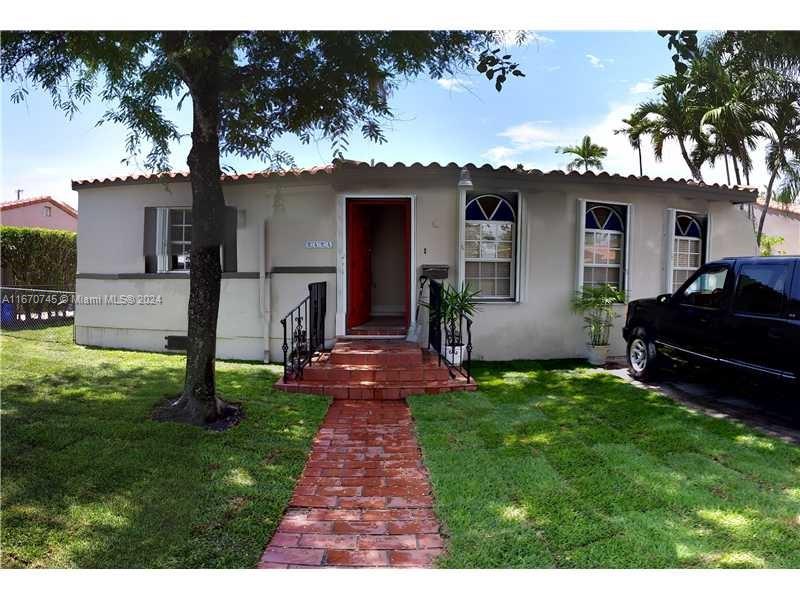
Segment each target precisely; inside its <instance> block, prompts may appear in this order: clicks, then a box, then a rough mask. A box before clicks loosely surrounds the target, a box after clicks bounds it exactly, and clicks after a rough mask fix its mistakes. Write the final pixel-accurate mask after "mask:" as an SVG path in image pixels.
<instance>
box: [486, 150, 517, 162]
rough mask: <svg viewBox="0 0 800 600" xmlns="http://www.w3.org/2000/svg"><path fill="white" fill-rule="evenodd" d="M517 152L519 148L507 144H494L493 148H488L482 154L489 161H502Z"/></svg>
mask: <svg viewBox="0 0 800 600" xmlns="http://www.w3.org/2000/svg"><path fill="white" fill-rule="evenodd" d="M518 152H519V150H517V149H514V148H509V147H508V146H495V147H494V148H489V149H488V150H487V151H486V152H484V153H483V155H482V156H483V157H484V158H487V159H488V160H489V162H492V163H503V162H505V161H506V160H508V159H509V158H511V157H512V156H514V155H515V154H517V153H518Z"/></svg>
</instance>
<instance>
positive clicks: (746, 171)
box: [741, 142, 750, 187]
mask: <svg viewBox="0 0 800 600" xmlns="http://www.w3.org/2000/svg"><path fill="white" fill-rule="evenodd" d="M741 145H742V156H743V157H744V158H747V147H746V146H745V145H744V142H742V144H741ZM742 171H744V180H745V183H746V184H747V186H748V187H749V186H750V169H749V167H748V166H747V164H746V163H745V162H744V160H742Z"/></svg>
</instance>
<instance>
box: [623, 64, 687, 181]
mask: <svg viewBox="0 0 800 600" xmlns="http://www.w3.org/2000/svg"><path fill="white" fill-rule="evenodd" d="M654 87H656V88H660V90H661V97H660V98H659V99H658V100H651V101H648V102H643V103H642V104H640V105H639V108H638V109H637V110H636V112H634V114H633V118H635V119H638V120H644V119H648V120H649V121H650V126H649V127H648V133H650V137H651V139H652V142H653V153H654V154H655V157H656V160H662V159H663V156H664V143H665V142H666V141H668V140H675V141H677V142H678V146H679V147H680V150H681V156H682V157H683V160H684V162H685V163H686V166H688V167H689V171H690V172H691V174H692V178H693V179H695V180H696V181H700V182H702V181H703V174H702V173H701V172H700V165H699V164H697V163H695V162H694V161H693V160H692V158H691V156H690V155H689V150H688V149H687V142H692V141H695V140H697V139H699V138H700V137H701V132H700V119H699V117H698V115H697V109H696V102H695V99H694V98H693V89H692V88H691V87H690V86H689V81H688V79H687V78H686V77H685V76H684V75H662V76H660V77H657V78H656V81H655V86H654Z"/></svg>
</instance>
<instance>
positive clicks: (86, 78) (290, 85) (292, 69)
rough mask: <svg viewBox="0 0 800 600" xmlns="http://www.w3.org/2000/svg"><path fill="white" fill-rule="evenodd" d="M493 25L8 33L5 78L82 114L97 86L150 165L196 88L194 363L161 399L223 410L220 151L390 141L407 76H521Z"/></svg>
mask: <svg viewBox="0 0 800 600" xmlns="http://www.w3.org/2000/svg"><path fill="white" fill-rule="evenodd" d="M503 37H504V36H503V35H502V34H501V33H499V32H491V31H434V32H430V31H368V32H341V31H323V32H314V31H306V32H304V31H245V32H236V31H168V32H124V31H116V32H12V33H6V34H4V36H3V40H2V79H3V80H4V81H5V82H6V83H7V84H8V86H9V88H10V89H11V90H12V94H11V99H12V100H14V101H21V100H23V99H24V97H25V95H26V94H27V88H28V86H33V87H36V88H40V89H43V90H45V91H46V92H47V93H49V94H50V96H51V97H52V100H53V104H54V106H55V107H56V108H58V109H60V110H62V111H64V113H65V114H67V115H68V116H71V115H72V114H74V113H75V112H76V111H77V110H78V109H79V107H80V105H81V104H82V103H86V102H89V101H92V100H95V99H97V98H99V99H100V100H101V101H102V102H104V103H106V104H107V106H108V111H107V112H106V114H105V118H104V120H106V121H111V122H115V123H119V124H122V125H124V126H125V127H126V128H127V130H128V137H127V140H126V143H127V149H128V151H129V152H130V153H131V154H135V153H137V152H138V150H139V148H140V147H141V146H142V144H144V143H148V144H149V150H148V151H147V152H146V153H145V155H144V163H145V166H146V167H147V168H149V169H152V170H154V171H163V170H167V169H168V168H169V156H170V144H171V143H172V142H174V141H176V140H178V139H179V137H180V135H181V133H180V131H179V129H178V127H177V126H176V124H175V123H173V122H172V121H170V120H169V119H168V118H167V117H166V116H165V114H164V112H163V110H162V106H163V105H164V103H165V102H176V103H180V102H183V101H184V100H189V101H190V102H191V107H192V133H191V140H192V145H191V150H190V152H189V155H188V157H187V163H188V166H189V172H190V179H191V190H192V211H193V227H192V245H191V273H190V292H189V307H188V349H187V359H186V377H185V383H184V390H183V393H182V394H181V396H180V397H179V398H177V399H175V400H174V401H173V402H171V403H170V405H169V406H168V407H167V408H166V409H165V410H164V411H163V412H162V416H164V417H166V418H171V419H174V420H178V421H182V422H188V423H194V424H203V423H209V422H213V421H215V420H217V419H218V418H220V416H221V415H222V414H223V412H224V410H225V403H224V402H223V401H222V400H221V399H220V398H219V397H218V396H217V394H216V385H215V377H214V356H215V351H216V331H217V314H218V308H219V298H220V279H221V265H220V253H219V246H220V243H221V241H222V240H221V239H220V231H221V230H222V227H221V224H222V221H223V212H224V208H225V200H224V197H223V190H222V185H221V182H220V175H221V170H220V156H221V155H222V156H225V155H239V156H243V157H246V158H254V159H260V160H262V161H264V162H265V163H267V164H269V165H271V166H272V167H276V166H277V167H280V166H285V165H286V164H287V163H288V162H289V161H290V157H289V156H287V155H286V154H284V153H282V152H281V151H280V150H278V149H276V148H275V147H274V142H275V140H276V138H278V137H279V136H281V135H283V134H287V133H292V134H297V135H299V136H300V138H301V139H302V140H304V141H308V140H310V139H312V138H315V137H326V138H328V139H330V140H331V143H332V147H333V154H334V155H339V156H340V155H341V154H342V153H343V151H344V150H345V149H346V147H347V140H348V134H349V133H350V132H351V131H352V130H353V129H354V128H357V127H360V129H361V133H362V134H363V135H364V136H365V137H366V138H368V139H369V140H373V141H376V142H381V141H384V135H383V132H382V130H381V122H382V121H384V120H385V119H387V118H389V117H391V114H392V113H391V110H390V107H389V104H388V99H389V98H390V95H391V91H392V90H393V89H394V88H395V86H396V85H397V84H398V82H399V81H401V80H404V79H408V78H411V77H415V76H419V75H428V76H430V77H432V78H440V77H443V76H445V75H447V74H452V73H455V72H458V71H461V70H464V69H473V68H476V69H477V70H478V71H479V72H480V73H482V74H483V75H485V76H486V78H487V79H488V80H491V81H493V83H494V87H495V88H496V89H497V91H500V90H501V89H502V87H503V84H504V82H505V81H506V79H507V78H508V77H510V76H521V75H522V73H521V72H520V70H519V69H518V66H517V64H516V63H514V62H512V60H511V56H510V55H508V54H502V52H501V50H500V48H499V46H500V40H502V39H503Z"/></svg>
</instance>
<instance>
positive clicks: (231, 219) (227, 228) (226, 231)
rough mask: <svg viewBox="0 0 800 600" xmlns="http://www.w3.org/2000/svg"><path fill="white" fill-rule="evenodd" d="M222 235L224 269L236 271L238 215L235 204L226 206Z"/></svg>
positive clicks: (228, 271) (231, 271) (224, 270)
mask: <svg viewBox="0 0 800 600" xmlns="http://www.w3.org/2000/svg"><path fill="white" fill-rule="evenodd" d="M224 215H225V216H224V218H223V221H224V226H223V237H222V271H223V272H225V273H235V272H236V225H237V223H238V215H237V212H236V207H235V206H226V207H225V213H224Z"/></svg>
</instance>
